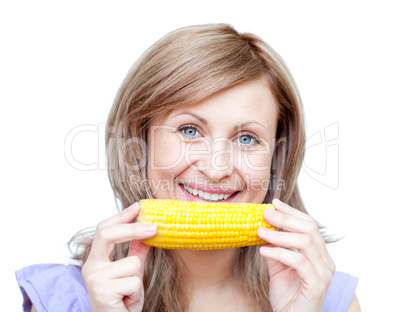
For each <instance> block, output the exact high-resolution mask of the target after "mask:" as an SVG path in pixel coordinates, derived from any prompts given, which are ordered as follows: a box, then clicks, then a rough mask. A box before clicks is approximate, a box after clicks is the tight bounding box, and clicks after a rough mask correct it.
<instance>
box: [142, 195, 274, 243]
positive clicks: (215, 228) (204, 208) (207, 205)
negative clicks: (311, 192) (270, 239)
mask: <svg viewBox="0 0 402 312" xmlns="http://www.w3.org/2000/svg"><path fill="white" fill-rule="evenodd" d="M140 205H141V210H140V213H139V215H138V218H137V221H138V222H143V223H154V224H156V225H157V226H158V232H157V234H156V235H155V236H153V237H151V238H148V239H145V240H143V242H144V243H146V244H148V245H151V246H154V247H159V248H165V249H223V248H233V247H244V246H251V245H258V244H264V243H265V241H263V240H262V239H260V238H259V237H258V236H257V229H258V228H259V227H260V226H263V227H267V228H270V229H273V230H276V228H275V227H273V226H272V225H270V224H268V223H267V222H266V221H265V220H264V218H263V216H262V212H263V211H264V209H266V208H270V209H275V208H274V206H273V205H271V204H245V203H214V202H190V201H179V200H165V199H145V200H141V201H140Z"/></svg>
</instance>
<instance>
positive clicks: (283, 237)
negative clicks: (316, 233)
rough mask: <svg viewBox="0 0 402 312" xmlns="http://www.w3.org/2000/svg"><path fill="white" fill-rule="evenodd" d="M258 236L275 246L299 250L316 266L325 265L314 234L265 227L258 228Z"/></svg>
mask: <svg viewBox="0 0 402 312" xmlns="http://www.w3.org/2000/svg"><path fill="white" fill-rule="evenodd" d="M257 234H258V236H259V237H260V238H261V239H263V240H265V241H266V242H268V243H270V244H271V245H273V246H275V247H281V248H286V249H291V250H297V251H298V252H301V253H302V254H304V255H305V256H306V258H307V260H308V261H310V262H311V263H312V264H313V265H314V266H322V265H323V255H322V254H321V250H320V248H319V246H317V244H316V243H315V240H314V239H313V238H312V236H310V235H308V234H299V233H290V232H278V231H273V230H270V229H267V228H264V227H260V228H259V229H258V230H257Z"/></svg>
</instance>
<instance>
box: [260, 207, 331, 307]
mask: <svg viewBox="0 0 402 312" xmlns="http://www.w3.org/2000/svg"><path fill="white" fill-rule="evenodd" d="M272 203H273V205H274V206H275V208H276V211H274V210H271V209H266V210H265V211H264V218H265V220H266V221H267V222H268V223H269V224H272V225H273V226H275V227H277V228H280V229H282V230H285V231H284V232H282V231H273V230H269V229H267V228H263V227H260V228H259V229H258V236H259V237H260V238H262V239H263V240H265V241H266V242H267V244H266V245H262V246H261V248H260V253H261V255H262V256H263V257H265V258H266V260H267V264H268V271H269V276H270V289H269V292H270V299H271V306H272V309H273V311H298V312H304V311H305V312H313V311H317V312H318V311H322V309H323V306H324V302H325V297H326V295H327V291H328V288H329V285H330V283H331V279H332V276H333V274H334V272H335V264H334V261H333V260H332V259H331V257H330V255H329V253H328V251H327V248H326V246H325V241H324V239H323V237H322V234H321V232H320V230H319V228H318V225H317V223H316V222H315V221H314V219H313V218H312V217H311V216H309V215H307V214H305V213H303V212H301V211H299V210H297V209H294V208H292V207H290V206H289V205H287V204H285V203H283V202H281V201H280V200H278V199H274V200H273V202H272Z"/></svg>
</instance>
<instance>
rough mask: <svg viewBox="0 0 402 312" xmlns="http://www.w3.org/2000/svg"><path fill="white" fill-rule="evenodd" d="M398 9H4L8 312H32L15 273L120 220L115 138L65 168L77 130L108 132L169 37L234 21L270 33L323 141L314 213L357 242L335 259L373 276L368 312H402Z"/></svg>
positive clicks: (364, 4)
mask: <svg viewBox="0 0 402 312" xmlns="http://www.w3.org/2000/svg"><path fill="white" fill-rule="evenodd" d="M397 2H398V1H376V2H374V1H332V2H331V3H330V2H329V1H216V0H215V1H205V0H204V1H199V2H197V3H194V4H193V3H192V2H190V1H165V2H163V1H160V2H152V1H150V2H147V4H144V3H145V1H144V2H141V3H138V2H137V3H136V2H135V1H110V2H105V1H63V2H62V1H47V2H46V1H13V2H11V1H8V2H7V4H6V1H3V2H2V3H1V5H0V31H1V39H0V40H1V49H0V53H1V57H0V85H1V93H0V105H1V111H0V121H1V122H0V127H1V135H2V139H1V143H2V144H1V153H0V157H1V158H0V161H1V162H0V164H1V178H2V179H1V180H2V185H1V189H0V192H1V197H0V207H1V219H0V220H1V221H0V222H1V226H0V239H1V261H2V262H1V264H2V265H1V267H0V284H1V289H2V293H1V295H0V297H1V298H2V299H1V306H2V310H4V311H20V310H21V308H20V307H21V295H20V293H19V289H18V286H17V283H16V281H15V278H14V271H15V270H17V269H20V268H22V267H23V266H26V265H30V264H34V263H43V262H61V263H68V252H67V249H66V242H67V241H68V240H69V238H70V237H71V236H72V235H73V234H74V233H75V232H76V231H78V230H80V229H82V228H84V227H88V226H93V225H96V224H97V223H98V222H99V221H101V220H103V219H105V218H106V217H108V216H110V215H112V214H114V213H115V212H116V207H115V203H114V199H113V195H112V191H111V188H110V186H109V182H108V179H107V174H106V171H105V170H104V161H103V159H104V158H103V156H102V149H103V147H102V146H100V147H99V148H98V136H99V137H100V139H101V140H102V135H103V134H102V133H101V131H100V132H99V133H96V132H86V133H84V134H81V135H78V136H76V138H75V140H74V141H73V145H72V152H73V155H74V156H75V157H76V160H77V161H80V162H81V163H84V164H90V163H98V165H97V167H98V169H97V170H93V171H83V170H77V169H75V168H73V166H71V165H70V164H69V163H68V162H67V160H66V158H65V146H64V145H65V139H66V137H67V135H68V133H69V132H70V131H71V130H73V129H74V128H75V127H77V126H80V125H93V126H98V125H100V126H102V124H103V123H104V122H106V118H107V115H108V112H109V109H110V107H111V103H112V101H113V98H114V95H115V93H116V91H117V89H118V87H119V85H120V83H121V81H122V80H123V78H124V76H125V74H126V72H127V71H128V69H129V67H130V66H131V65H132V63H133V62H134V61H135V60H136V59H137V58H138V57H139V56H140V54H141V53H142V52H143V51H144V50H145V49H146V48H148V47H149V46H150V45H151V44H152V43H154V42H155V41H156V40H157V39H159V38H160V37H162V36H163V35H165V34H166V33H167V32H169V31H171V30H174V29H176V28H178V27H182V26H187V25H192V24H203V23H209V22H225V23H230V24H232V25H233V26H234V27H235V28H236V29H237V30H239V31H241V32H245V31H250V32H253V33H255V34H257V35H259V36H260V37H262V38H263V39H264V40H265V41H267V42H268V43H269V44H271V45H272V46H273V47H274V48H275V49H276V50H277V51H278V52H279V53H280V54H281V55H282V57H283V58H284V59H285V61H286V63H287V64H288V66H289V67H290V69H291V71H292V73H293V75H294V77H295V79H296V82H297V83H298V86H299V89H300V92H301V95H302V98H303V101H304V104H305V113H306V121H307V133H308V136H309V137H314V140H315V139H317V138H319V135H320V134H321V135H322V142H321V144H318V145H315V146H313V147H311V148H310V149H307V151H306V162H305V166H304V168H303V170H302V173H301V176H300V184H301V189H302V195H303V197H304V200H305V203H306V205H307V207H308V210H309V211H310V213H311V214H312V215H313V216H314V217H315V218H316V219H317V220H318V221H320V222H321V223H323V224H325V225H327V226H328V232H329V233H334V234H338V235H341V236H344V239H343V240H342V241H340V242H338V243H336V244H332V245H330V246H329V249H330V252H331V255H332V257H333V258H334V259H335V261H336V263H337V268H338V270H341V271H345V272H349V273H352V274H353V275H355V276H358V277H360V282H359V286H358V288H357V295H358V297H359V299H360V303H361V306H362V308H363V310H364V311H394V310H395V308H396V307H399V306H400V300H399V298H398V296H399V293H400V290H401V289H397V287H398V286H395V285H399V283H400V280H401V278H402V274H401V252H400V250H399V247H400V245H401V243H400V238H401V235H400V231H399V228H400V224H401V222H400V219H399V217H400V212H399V211H400V209H401V203H400V194H401V193H400V192H401V191H400V186H401V183H400V177H401V173H402V172H401V165H400V162H401V147H400V145H401V134H402V131H401V130H402V129H401V123H402V122H401V113H400V111H401V110H400V107H401V105H402V101H401V82H402V81H401V80H402V79H401V72H402V62H401V57H402V46H401V37H402V36H401V29H402V22H401V9H400V8H399V7H398V5H397ZM331 125H332V126H331ZM328 126H329V127H328ZM326 127H328V129H327V130H328V132H327V137H325V136H324V134H325V132H324V129H325V128H326ZM101 130H102V129H101ZM338 130H339V131H338ZM330 139H332V141H329V140H330ZM314 142H316V141H314ZM101 144H103V142H102V141H101ZM326 146H328V149H327V150H326V149H325V147H326ZM326 151H327V154H326ZM98 155H100V157H98ZM326 155H327V156H326ZM98 158H99V159H100V161H99V162H98ZM334 168H335V169H334ZM325 170H326V171H325ZM308 173H309V174H308ZM398 281H399V283H398Z"/></svg>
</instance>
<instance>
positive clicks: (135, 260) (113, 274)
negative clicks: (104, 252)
mask: <svg viewBox="0 0 402 312" xmlns="http://www.w3.org/2000/svg"><path fill="white" fill-rule="evenodd" d="M142 266H143V264H142V263H141V260H140V258H139V257H136V256H132V257H126V258H122V259H120V260H117V261H114V262H112V263H110V264H109V265H108V266H106V267H105V269H104V274H105V277H106V278H109V279H119V278H122V277H130V276H141V270H142Z"/></svg>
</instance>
